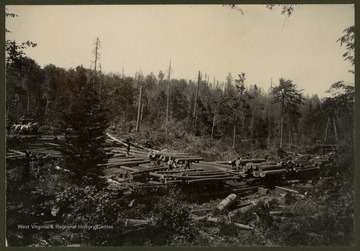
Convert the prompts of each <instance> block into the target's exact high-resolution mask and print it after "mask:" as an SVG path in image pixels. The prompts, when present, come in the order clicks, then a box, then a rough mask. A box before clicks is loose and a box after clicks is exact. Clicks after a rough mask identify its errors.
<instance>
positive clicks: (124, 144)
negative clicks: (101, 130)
mask: <svg viewBox="0 0 360 251" xmlns="http://www.w3.org/2000/svg"><path fill="white" fill-rule="evenodd" d="M106 136H108V137H109V138H110V139H112V140H113V141H115V142H117V143H120V144H122V145H123V146H128V144H130V145H131V146H134V147H137V148H140V149H143V150H147V151H152V152H159V151H158V150H154V149H151V148H147V147H144V146H141V145H139V144H136V143H130V142H129V143H125V142H124V141H121V140H119V139H117V138H115V137H114V136H112V135H111V134H110V133H106Z"/></svg>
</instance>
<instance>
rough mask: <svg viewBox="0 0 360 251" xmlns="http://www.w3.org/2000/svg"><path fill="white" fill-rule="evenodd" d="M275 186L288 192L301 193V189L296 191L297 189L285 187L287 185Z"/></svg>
mask: <svg viewBox="0 0 360 251" xmlns="http://www.w3.org/2000/svg"><path fill="white" fill-rule="evenodd" d="M275 188H277V189H280V190H283V191H286V192H290V193H297V194H299V191H296V190H293V189H289V188H285V187H279V186H275Z"/></svg>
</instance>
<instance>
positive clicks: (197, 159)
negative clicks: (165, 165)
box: [175, 157, 204, 164]
mask: <svg viewBox="0 0 360 251" xmlns="http://www.w3.org/2000/svg"><path fill="white" fill-rule="evenodd" d="M186 160H188V161H190V162H199V161H202V160H204V159H203V158H201V157H189V158H176V159H175V163H176V164H183V163H185V161H186Z"/></svg>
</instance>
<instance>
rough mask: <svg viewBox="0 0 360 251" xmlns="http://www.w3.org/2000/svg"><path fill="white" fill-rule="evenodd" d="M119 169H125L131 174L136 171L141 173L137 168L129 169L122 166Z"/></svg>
mask: <svg viewBox="0 0 360 251" xmlns="http://www.w3.org/2000/svg"><path fill="white" fill-rule="evenodd" d="M119 168H120V169H123V170H126V171H129V172H136V171H139V170H138V169H136V168H132V167H127V166H120V167H119Z"/></svg>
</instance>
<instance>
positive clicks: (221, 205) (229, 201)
mask: <svg viewBox="0 0 360 251" xmlns="http://www.w3.org/2000/svg"><path fill="white" fill-rule="evenodd" d="M235 200H236V194H233V193H232V194H230V195H229V196H227V197H226V198H225V199H224V200H222V201H221V202H220V203H219V204H218V205H217V206H216V208H217V209H218V210H219V211H220V212H222V211H223V210H224V209H227V208H228V207H229V206H230V205H231V204H233V203H234V202H235Z"/></svg>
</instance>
